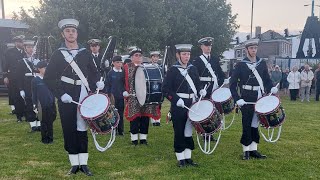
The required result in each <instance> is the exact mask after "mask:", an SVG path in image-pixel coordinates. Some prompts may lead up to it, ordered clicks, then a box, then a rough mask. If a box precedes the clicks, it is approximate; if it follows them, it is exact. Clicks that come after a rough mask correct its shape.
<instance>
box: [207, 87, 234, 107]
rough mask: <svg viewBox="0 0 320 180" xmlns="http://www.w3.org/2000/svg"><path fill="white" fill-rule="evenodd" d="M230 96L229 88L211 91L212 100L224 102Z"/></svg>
mask: <svg viewBox="0 0 320 180" xmlns="http://www.w3.org/2000/svg"><path fill="white" fill-rule="evenodd" d="M230 98H231V91H230V89H229V88H219V89H216V90H214V91H213V93H212V95H211V99H212V101H213V102H220V103H221V102H225V101H227V100H228V99H230Z"/></svg>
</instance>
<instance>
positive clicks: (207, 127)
mask: <svg viewBox="0 0 320 180" xmlns="http://www.w3.org/2000/svg"><path fill="white" fill-rule="evenodd" d="M204 100H208V101H210V102H212V101H211V100H209V99H204ZM194 105H195V106H197V102H195V103H193V104H192V105H191V106H190V107H192V106H194ZM212 105H213V111H212V112H211V113H210V115H209V116H208V117H207V118H205V119H204V120H201V121H192V120H191V119H190V116H189V113H188V118H189V119H190V121H191V124H192V125H193V126H194V128H195V130H196V131H197V133H198V134H201V135H204V134H214V133H216V132H217V131H219V130H220V129H221V127H222V123H221V122H222V118H221V114H220V113H219V111H218V109H216V108H215V106H214V103H213V102H212Z"/></svg>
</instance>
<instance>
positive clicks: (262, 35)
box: [261, 30, 286, 41]
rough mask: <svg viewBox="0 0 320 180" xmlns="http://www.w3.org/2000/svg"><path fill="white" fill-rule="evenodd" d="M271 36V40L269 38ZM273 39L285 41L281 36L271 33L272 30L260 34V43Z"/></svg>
mask: <svg viewBox="0 0 320 180" xmlns="http://www.w3.org/2000/svg"><path fill="white" fill-rule="evenodd" d="M271 34H273V38H272V37H271ZM274 39H284V40H286V38H285V37H284V36H282V35H281V34H279V33H277V32H275V31H273V30H268V31H266V32H264V33H262V34H261V40H262V41H268V40H274Z"/></svg>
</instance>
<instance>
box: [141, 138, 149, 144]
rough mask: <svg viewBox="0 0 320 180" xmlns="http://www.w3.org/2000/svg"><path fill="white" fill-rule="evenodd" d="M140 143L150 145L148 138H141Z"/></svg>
mask: <svg viewBox="0 0 320 180" xmlns="http://www.w3.org/2000/svg"><path fill="white" fill-rule="evenodd" d="M140 144H144V145H148V141H147V140H146V139H142V140H140Z"/></svg>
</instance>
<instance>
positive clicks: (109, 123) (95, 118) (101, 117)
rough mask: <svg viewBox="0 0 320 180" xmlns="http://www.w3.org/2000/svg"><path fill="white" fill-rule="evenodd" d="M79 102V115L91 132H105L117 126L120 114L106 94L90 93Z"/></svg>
mask: <svg viewBox="0 0 320 180" xmlns="http://www.w3.org/2000/svg"><path fill="white" fill-rule="evenodd" d="M81 104H82V105H80V106H79V107H78V108H79V112H80V115H81V117H82V118H83V119H84V120H85V121H86V122H87V123H88V125H89V127H90V129H91V130H92V131H93V132H95V133H98V134H107V133H109V132H111V130H112V129H115V128H116V127H117V126H118V123H119V119H120V116H119V114H118V112H117V110H116V109H115V108H114V107H113V105H111V103H110V99H109V98H108V96H107V95H105V94H91V95H89V96H87V97H86V98H84V99H83V100H82V102H81Z"/></svg>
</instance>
